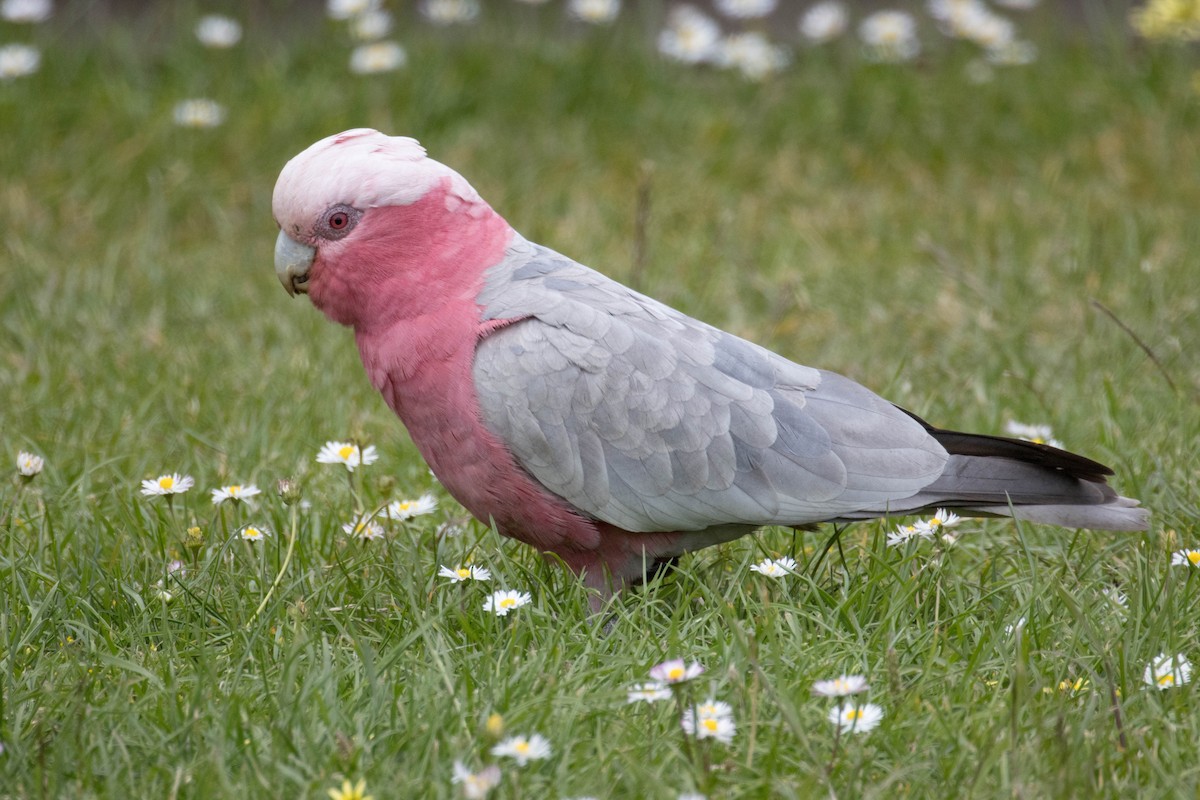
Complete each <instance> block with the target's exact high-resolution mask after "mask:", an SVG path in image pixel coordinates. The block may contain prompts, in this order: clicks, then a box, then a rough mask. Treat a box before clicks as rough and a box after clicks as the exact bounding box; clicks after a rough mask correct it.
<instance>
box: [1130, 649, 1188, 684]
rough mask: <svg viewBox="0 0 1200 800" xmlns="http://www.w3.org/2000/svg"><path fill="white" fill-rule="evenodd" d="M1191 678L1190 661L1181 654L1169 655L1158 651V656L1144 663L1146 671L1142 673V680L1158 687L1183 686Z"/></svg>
mask: <svg viewBox="0 0 1200 800" xmlns="http://www.w3.org/2000/svg"><path fill="white" fill-rule="evenodd" d="M1191 679H1192V663H1191V662H1190V661H1188V659H1187V656H1185V655H1183V654H1180V655H1177V656H1169V655H1167V654H1166V653H1159V654H1158V658H1156V659H1154V660H1153V661H1151V662H1150V663H1149V664H1147V665H1146V672H1145V674H1144V675H1142V680H1144V681H1145V682H1146V683H1147V684H1149V685H1150V686H1154V687H1157V688H1158V689H1170V688H1171V687H1172V686H1183V685H1184V684H1185V683H1187V682H1188V681H1190V680H1191Z"/></svg>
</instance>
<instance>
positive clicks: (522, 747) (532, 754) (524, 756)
mask: <svg viewBox="0 0 1200 800" xmlns="http://www.w3.org/2000/svg"><path fill="white" fill-rule="evenodd" d="M492 755H494V756H497V757H499V758H512V759H515V760H516V762H517V766H520V767H523V766H525V765H526V764H528V763H529V762H530V761H537V760H540V759H543V758H549V757H550V742H549V741H547V740H546V737H545V736H542V735H541V734H540V733H535V734H533V735H532V736H510V737H508V738H507V739H505V740H504V741H502V742H500V743H499V744H497V745H496V746H495V747H493V748H492Z"/></svg>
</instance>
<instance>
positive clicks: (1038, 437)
mask: <svg viewBox="0 0 1200 800" xmlns="http://www.w3.org/2000/svg"><path fill="white" fill-rule="evenodd" d="M1004 432H1005V433H1007V434H1008V435H1009V436H1013V437H1016V438H1017V439H1024V440H1025V441H1027V442H1034V443H1036V444H1048V445H1050V446H1051V447H1062V442H1060V441H1059V440H1058V439H1055V438H1054V431H1053V430H1052V429H1051V427H1050V426H1049V425H1029V424H1026V423H1024V422H1016V421H1015V420H1011V419H1010V420H1009V421H1008V422H1006V423H1004Z"/></svg>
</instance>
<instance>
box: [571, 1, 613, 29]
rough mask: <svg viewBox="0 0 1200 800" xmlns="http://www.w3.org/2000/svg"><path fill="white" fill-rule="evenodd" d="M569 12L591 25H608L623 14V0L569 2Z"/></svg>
mask: <svg viewBox="0 0 1200 800" xmlns="http://www.w3.org/2000/svg"><path fill="white" fill-rule="evenodd" d="M567 11H568V12H569V13H570V14H571V16H573V17H575V19H577V20H579V21H581V22H586V23H588V24H589V25H608V24H609V23H611V22H612V21H613V20H615V19H616V18H617V15H618V14H620V13H621V0H568V2H567Z"/></svg>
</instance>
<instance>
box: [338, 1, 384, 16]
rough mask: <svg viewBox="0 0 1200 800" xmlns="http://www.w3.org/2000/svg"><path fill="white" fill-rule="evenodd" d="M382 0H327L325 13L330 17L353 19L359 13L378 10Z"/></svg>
mask: <svg viewBox="0 0 1200 800" xmlns="http://www.w3.org/2000/svg"><path fill="white" fill-rule="evenodd" d="M381 3H382V0H328V2H326V3H325V13H326V14H327V15H328V16H329V18H330V19H353V18H354V17H357V16H359V15H361V14H366V13H367V12H370V11H377V10H379V7H380V4H381Z"/></svg>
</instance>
